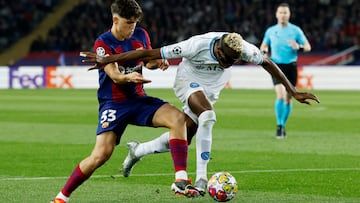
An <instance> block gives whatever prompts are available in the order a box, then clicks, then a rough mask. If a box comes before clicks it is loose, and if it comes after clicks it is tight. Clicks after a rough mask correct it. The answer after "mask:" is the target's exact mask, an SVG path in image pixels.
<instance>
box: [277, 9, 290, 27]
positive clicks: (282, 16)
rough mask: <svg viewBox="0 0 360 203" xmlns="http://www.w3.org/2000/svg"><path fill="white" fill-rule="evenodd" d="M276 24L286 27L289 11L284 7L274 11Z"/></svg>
mask: <svg viewBox="0 0 360 203" xmlns="http://www.w3.org/2000/svg"><path fill="white" fill-rule="evenodd" d="M276 18H277V20H278V23H280V24H283V25H286V24H287V23H288V22H289V19H290V9H289V8H288V7H286V6H280V7H278V8H277V10H276Z"/></svg>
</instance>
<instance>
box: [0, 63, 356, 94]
mask: <svg viewBox="0 0 360 203" xmlns="http://www.w3.org/2000/svg"><path fill="white" fill-rule="evenodd" d="M176 67H177V66H171V67H170V68H169V69H168V70H166V71H161V70H148V69H146V68H144V69H143V74H144V75H145V77H146V78H148V79H150V80H152V82H151V83H148V84H145V87H146V88H171V87H172V84H173V81H174V78H175V74H176ZM231 71H232V76H231V79H230V81H229V83H228V87H231V88H245V89H272V88H273V85H272V81H271V78H270V75H269V74H268V73H267V72H266V71H264V70H263V69H262V68H261V67H258V66H236V67H233V68H232V69H231ZM359 76H360V67H359V66H305V67H300V68H299V71H298V88H304V89H329V90H360V80H359ZM0 88H1V89H37V88H64V89H67V88H78V89H90V88H98V75H97V71H87V67H86V66H47V67H43V66H18V67H11V68H9V67H6V66H2V67H0Z"/></svg>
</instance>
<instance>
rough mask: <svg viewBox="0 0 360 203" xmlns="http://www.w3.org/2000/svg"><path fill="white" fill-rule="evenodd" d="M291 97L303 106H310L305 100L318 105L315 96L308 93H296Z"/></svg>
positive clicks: (318, 101) (317, 99)
mask: <svg viewBox="0 0 360 203" xmlns="http://www.w3.org/2000/svg"><path fill="white" fill-rule="evenodd" d="M293 97H294V98H295V99H296V100H298V101H299V102H300V103H304V104H308V105H311V104H310V102H309V101H307V99H311V100H314V101H316V102H317V103H320V100H319V98H317V96H315V95H314V94H311V93H308V92H297V93H296V94H294V95H293Z"/></svg>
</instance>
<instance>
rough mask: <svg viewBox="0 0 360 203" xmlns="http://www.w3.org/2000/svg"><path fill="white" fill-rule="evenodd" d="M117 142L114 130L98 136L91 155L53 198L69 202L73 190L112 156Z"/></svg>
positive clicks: (79, 165)
mask: <svg viewBox="0 0 360 203" xmlns="http://www.w3.org/2000/svg"><path fill="white" fill-rule="evenodd" d="M115 143H116V135H115V133H114V132H112V131H108V132H104V133H102V134H100V135H98V136H96V143H95V146H94V149H93V151H92V153H91V154H90V156H88V157H86V158H85V159H83V160H82V161H81V162H80V163H79V164H78V165H77V166H76V168H75V169H74V171H73V172H72V174H71V175H70V177H69V179H68V180H67V182H66V183H65V185H64V187H63V188H62V190H61V191H60V192H59V194H58V195H57V196H56V197H55V199H54V200H53V202H54V203H56V202H60V203H62V202H65V203H66V202H67V201H68V200H69V197H70V195H71V194H72V192H73V191H75V190H76V188H78V187H79V186H80V185H81V184H82V183H83V182H85V181H86V180H87V179H88V178H89V177H90V176H91V174H92V173H93V172H94V171H95V170H96V169H97V168H98V167H100V166H101V165H103V164H104V163H105V162H106V161H107V160H108V159H109V158H110V156H111V154H112V152H113V150H114V146H115Z"/></svg>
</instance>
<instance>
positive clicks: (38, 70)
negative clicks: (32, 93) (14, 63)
mask: <svg viewBox="0 0 360 203" xmlns="http://www.w3.org/2000/svg"><path fill="white" fill-rule="evenodd" d="M71 78H72V74H65V73H61V70H60V69H57V67H46V68H45V67H40V66H35V67H13V68H10V70H9V87H10V88H17V89H18V88H20V89H36V88H45V87H46V88H72V87H73V85H72V83H71Z"/></svg>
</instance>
